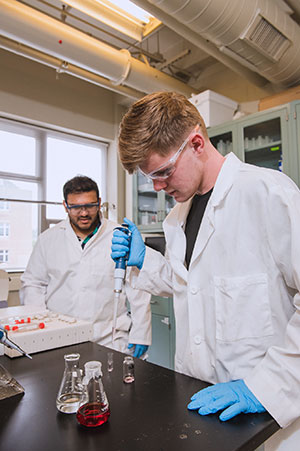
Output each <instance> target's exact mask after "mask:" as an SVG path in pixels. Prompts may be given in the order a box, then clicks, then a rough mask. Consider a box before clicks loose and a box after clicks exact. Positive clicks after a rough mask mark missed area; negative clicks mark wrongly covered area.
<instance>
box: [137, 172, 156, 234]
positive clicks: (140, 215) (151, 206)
mask: <svg viewBox="0 0 300 451" xmlns="http://www.w3.org/2000/svg"><path fill="white" fill-rule="evenodd" d="M159 209H160V202H159V198H158V193H157V192H156V191H154V189H153V184H152V181H151V180H150V179H147V177H145V176H144V175H142V174H140V173H137V174H135V176H134V183H133V218H134V222H135V223H136V225H137V226H138V227H139V228H140V229H145V230H154V229H157V227H158V223H159V222H160V218H159V215H158V213H159Z"/></svg>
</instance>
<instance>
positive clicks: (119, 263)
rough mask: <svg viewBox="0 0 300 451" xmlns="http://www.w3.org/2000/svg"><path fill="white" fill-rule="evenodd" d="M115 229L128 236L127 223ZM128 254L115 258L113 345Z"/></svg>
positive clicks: (129, 233)
mask: <svg viewBox="0 0 300 451" xmlns="http://www.w3.org/2000/svg"><path fill="white" fill-rule="evenodd" d="M115 230H121V231H122V232H125V233H126V234H127V235H128V236H129V237H130V235H131V232H130V230H129V229H128V224H126V223H123V224H122V226H120V227H116V228H115ZM127 260H128V255H125V256H124V257H119V258H118V259H117V260H116V266H115V272H114V281H115V285H114V313H113V328H112V342H113V345H114V341H115V333H116V324H117V312H118V304H119V299H120V294H121V293H122V288H123V284H124V280H125V276H126V267H127Z"/></svg>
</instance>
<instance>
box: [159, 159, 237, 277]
mask: <svg viewBox="0 0 300 451" xmlns="http://www.w3.org/2000/svg"><path fill="white" fill-rule="evenodd" d="M241 164H242V163H241V161H240V160H239V159H238V158H237V157H236V156H235V155H234V154H233V153H230V154H228V155H227V156H226V158H225V161H224V163H223V165H222V168H221V170H220V172H219V175H218V178H217V181H216V184H215V187H214V189H213V192H212V195H211V197H210V199H209V201H208V204H207V207H206V210H205V213H204V216H203V218H202V222H201V226H200V227H201V233H200V234H198V237H197V239H196V242H195V247H194V251H193V254H192V258H191V262H190V269H191V268H192V265H193V261H194V260H195V259H196V258H197V257H198V256H199V255H200V254H201V253H202V252H203V250H204V249H205V246H206V244H207V242H208V240H209V238H210V237H211V235H212V234H213V232H214V230H215V225H214V224H215V209H216V208H218V206H219V205H220V204H221V202H222V200H223V199H224V198H225V196H226V195H227V193H228V192H229V191H230V189H231V187H232V184H233V181H234V178H235V175H236V173H237V172H238V171H239V169H240V166H241ZM191 202H192V199H189V200H188V201H186V202H183V203H180V204H177V205H176V206H175V207H174V209H173V210H172V211H171V212H170V214H169V215H168V216H167V218H166V219H165V221H164V223H163V228H164V231H165V235H166V241H167V249H168V250H169V252H170V250H171V252H170V258H172V264H173V265H176V266H177V268H176V270H177V271H178V272H179V273H180V275H181V277H183V278H184V279H185V280H187V269H186V267H185V265H184V261H185V252H186V239H185V233H184V227H185V223H186V218H187V215H188V213H189V210H190V206H191Z"/></svg>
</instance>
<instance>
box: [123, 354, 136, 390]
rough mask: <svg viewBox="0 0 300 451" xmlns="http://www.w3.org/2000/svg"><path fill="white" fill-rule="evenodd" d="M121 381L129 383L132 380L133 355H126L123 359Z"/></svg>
mask: <svg viewBox="0 0 300 451" xmlns="http://www.w3.org/2000/svg"><path fill="white" fill-rule="evenodd" d="M123 382H125V384H131V383H132V382H134V360H133V357H131V356H129V355H127V356H126V357H124V360H123Z"/></svg>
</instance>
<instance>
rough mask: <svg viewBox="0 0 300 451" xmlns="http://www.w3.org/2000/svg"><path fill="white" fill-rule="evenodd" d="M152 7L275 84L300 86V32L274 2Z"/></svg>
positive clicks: (164, 2)
mask: <svg viewBox="0 0 300 451" xmlns="http://www.w3.org/2000/svg"><path fill="white" fill-rule="evenodd" d="M136 3H137V4H139V3H140V1H139V0H138V1H137V2H136ZM149 3H151V4H153V5H157V7H158V8H159V9H160V10H162V11H163V12H164V13H165V14H167V15H168V16H172V17H174V19H176V20H177V21H178V22H181V23H183V24H184V26H186V27H188V28H189V29H190V30H192V31H193V32H195V33H196V34H198V35H199V36H201V37H202V38H204V39H207V40H209V41H210V42H212V43H213V44H214V45H215V46H216V47H217V48H219V49H220V50H221V51H224V52H226V54H228V55H231V56H232V57H233V58H235V59H236V60H237V61H239V62H240V64H244V65H245V66H247V67H248V68H250V67H251V68H252V70H253V71H256V72H258V73H259V74H260V75H262V76H263V77H265V78H266V79H267V80H269V81H271V82H272V83H275V84H277V85H278V84H281V85H282V86H286V87H288V86H292V85H295V84H297V83H299V82H300V65H299V60H300V47H299V41H300V27H299V26H298V25H297V24H296V22H294V21H293V20H292V19H291V18H290V17H289V15H288V14H286V13H285V12H284V11H282V10H281V9H280V8H279V7H278V6H277V5H276V4H275V3H274V2H271V1H270V0H253V1H248V0H190V1H185V2H181V1H177V0H149Z"/></svg>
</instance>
